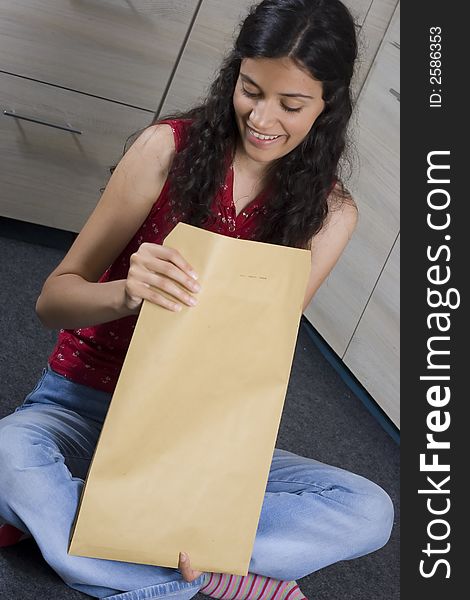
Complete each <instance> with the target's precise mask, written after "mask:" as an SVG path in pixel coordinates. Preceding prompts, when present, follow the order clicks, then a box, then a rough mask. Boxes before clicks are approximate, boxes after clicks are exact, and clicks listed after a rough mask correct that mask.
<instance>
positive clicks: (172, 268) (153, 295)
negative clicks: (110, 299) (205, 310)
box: [126, 243, 201, 311]
mask: <svg viewBox="0 0 470 600" xmlns="http://www.w3.org/2000/svg"><path fill="white" fill-rule="evenodd" d="M191 274H194V275H195V276H196V277H197V274H196V273H195V272H194V270H193V268H192V266H191V265H190V264H189V263H188V262H187V261H186V260H185V259H184V258H183V256H182V255H181V254H180V253H179V251H178V250H176V249H175V248H168V247H165V246H160V245H159V244H151V243H143V244H142V245H141V246H140V247H139V250H138V251H137V252H135V253H134V254H132V256H131V257H130V267H129V272H128V276H127V280H126V296H127V304H128V307H129V308H136V305H140V304H141V302H142V300H149V301H150V302H153V303H154V304H159V305H160V306H163V307H164V308H167V309H169V310H173V311H179V310H181V309H182V304H185V305H187V306H195V305H196V304H197V299H196V298H195V296H193V295H192V294H191V293H190V292H192V293H193V294H195V293H197V292H199V291H200V289H201V286H200V284H199V283H198V282H197V281H195V279H194V277H193V276H192V275H191ZM162 291H163V292H165V293H166V294H168V295H169V296H170V298H167V297H166V296H165V294H162V293H161V292H162ZM181 303H182V304H181Z"/></svg>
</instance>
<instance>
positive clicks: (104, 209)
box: [36, 124, 175, 328]
mask: <svg viewBox="0 0 470 600" xmlns="http://www.w3.org/2000/svg"><path fill="white" fill-rule="evenodd" d="M174 150H175V148H174V139H173V132H172V130H171V127H170V126H169V125H166V124H162V125H153V126H151V127H148V128H147V129H145V131H144V132H143V133H142V134H141V135H140V136H139V137H138V139H137V140H136V141H135V142H134V143H133V144H132V146H131V147H130V148H129V150H128V151H127V152H126V153H125V154H124V156H123V157H122V159H121V161H120V162H119V164H118V165H117V167H116V169H115V170H114V172H113V174H112V176H111V178H110V180H109V182H108V184H107V186H106V189H105V190H104V192H103V194H102V196H101V198H100V200H99V202H98V204H97V206H96V208H95V210H94V211H93V213H92V214H91V215H90V217H89V219H88V221H87V222H86V224H85V225H84V227H83V229H82V231H81V232H80V234H79V235H78V236H77V238H76V240H75V242H74V244H73V245H72V247H71V248H70V250H69V251H68V253H67V255H66V256H65V257H64V259H63V260H62V262H61V263H60V264H59V265H58V267H57V268H56V269H54V271H53V272H52V273H51V274H50V275H49V277H48V278H47V280H46V281H45V283H44V286H43V288H42V291H41V294H40V296H39V298H38V300H37V303H36V312H37V314H38V316H39V318H40V320H41V322H42V323H43V324H44V325H45V326H46V327H50V328H59V327H63V328H75V327H85V326H89V325H93V324H96V323H104V322H106V321H111V320H113V319H117V318H120V317H123V316H126V315H129V314H133V312H134V311H133V310H131V309H129V308H128V307H127V305H126V302H125V280H120V281H111V282H107V283H97V281H98V279H99V277H100V276H101V275H102V274H103V272H104V271H105V270H106V269H107V268H108V267H109V266H110V265H111V264H112V262H113V261H114V259H115V258H116V257H117V256H118V255H119V253H120V252H121V251H122V250H123V249H124V248H125V246H126V245H127V243H128V242H129V241H130V240H131V239H132V237H133V235H134V234H135V232H136V231H137V230H138V228H139V227H140V226H141V224H142V223H143V221H144V220H145V218H146V217H147V215H148V213H149V211H150V210H151V208H152V205H153V204H154V202H155V201H156V199H157V198H158V196H159V195H160V192H161V190H162V188H163V185H164V183H165V180H166V177H167V173H168V169H169V167H170V165H171V160H172V157H173V154H174Z"/></svg>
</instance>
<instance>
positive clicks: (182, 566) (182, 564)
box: [178, 552, 203, 582]
mask: <svg viewBox="0 0 470 600" xmlns="http://www.w3.org/2000/svg"><path fill="white" fill-rule="evenodd" d="M182 554H183V553H182V552H180V556H179V562H178V570H179V571H180V573H181V575H182V576H183V579H184V580H185V581H189V582H191V581H194V580H195V579H197V578H198V577H199V576H200V575H202V573H203V572H202V571H193V570H192V569H191V561H190V560H189V556H188V555H187V554H186V560H185V561H183V560H181V559H182Z"/></svg>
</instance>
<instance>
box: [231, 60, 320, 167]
mask: <svg viewBox="0 0 470 600" xmlns="http://www.w3.org/2000/svg"><path fill="white" fill-rule="evenodd" d="M322 90H323V86H322V84H321V82H320V81H317V80H316V79H313V78H312V77H311V76H310V75H309V74H308V73H306V72H305V71H302V70H301V69H299V68H298V67H297V66H296V65H295V64H294V63H293V61H292V60H291V59H289V58H274V59H273V58H245V59H243V60H242V62H241V66H240V73H239V75H238V80H237V83H236V86H235V91H234V94H233V106H234V109H235V118H236V121H237V126H238V131H239V134H240V142H239V151H240V152H241V153H242V154H244V155H246V158H247V159H248V160H249V161H250V162H251V161H255V162H256V163H265V164H267V163H270V162H271V161H273V160H276V159H278V158H281V157H282V156H285V155H286V154H288V153H289V152H290V151H291V150H293V149H294V148H295V147H296V146H298V145H299V144H300V143H301V142H302V141H303V140H304V138H305V137H306V136H307V134H308V132H309V131H310V129H311V127H312V125H313V123H314V122H315V120H316V119H317V117H318V116H319V115H320V113H321V112H322V111H323V109H324V107H325V102H324V101H323V99H322ZM250 130H251V131H250ZM253 131H254V133H253ZM257 134H264V135H268V136H278V137H277V138H276V139H274V140H272V141H271V140H263V139H260V137H259V135H258V137H257Z"/></svg>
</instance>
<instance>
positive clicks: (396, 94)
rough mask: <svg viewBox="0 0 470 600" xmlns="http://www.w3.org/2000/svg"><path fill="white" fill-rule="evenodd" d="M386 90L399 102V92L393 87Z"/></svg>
mask: <svg viewBox="0 0 470 600" xmlns="http://www.w3.org/2000/svg"><path fill="white" fill-rule="evenodd" d="M388 91H389V92H390V93H391V94H393V95H394V96H395V98H396V99H397V100H398V102H400V93H399V92H397V91H396V90H394V89H393V88H390V89H389V90H388Z"/></svg>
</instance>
